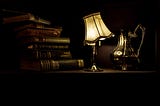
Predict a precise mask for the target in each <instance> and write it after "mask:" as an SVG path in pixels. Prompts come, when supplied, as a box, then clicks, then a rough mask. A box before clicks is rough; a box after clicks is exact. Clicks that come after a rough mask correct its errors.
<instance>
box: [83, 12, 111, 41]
mask: <svg viewBox="0 0 160 106" xmlns="http://www.w3.org/2000/svg"><path fill="white" fill-rule="evenodd" d="M83 19H84V23H85V42H86V43H87V44H88V43H95V42H96V41H97V40H99V39H100V38H109V37H111V36H112V35H113V33H112V32H111V31H110V30H109V29H108V28H107V26H106V25H105V24H104V22H103V20H102V18H101V15H100V12H97V13H92V14H90V15H87V16H84V17H83Z"/></svg>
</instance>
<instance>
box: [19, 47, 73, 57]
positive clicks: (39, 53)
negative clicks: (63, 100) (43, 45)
mask: <svg viewBox="0 0 160 106" xmlns="http://www.w3.org/2000/svg"><path fill="white" fill-rule="evenodd" d="M20 55H21V57H26V58H28V59H32V60H37V59H54V60H59V59H72V54H71V52H70V50H60V49H59V50H24V51H22V52H21V54H20Z"/></svg>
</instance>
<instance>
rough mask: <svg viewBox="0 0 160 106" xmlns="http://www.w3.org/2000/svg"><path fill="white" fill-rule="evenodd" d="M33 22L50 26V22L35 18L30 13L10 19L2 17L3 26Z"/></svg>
mask: <svg viewBox="0 0 160 106" xmlns="http://www.w3.org/2000/svg"><path fill="white" fill-rule="evenodd" d="M28 20H29V21H33V22H36V23H43V24H46V25H51V22H50V21H48V20H45V19H42V18H41V17H39V16H35V15H33V14H31V13H25V14H21V15H17V16H10V17H3V20H2V22H3V24H11V23H17V22H24V21H28Z"/></svg>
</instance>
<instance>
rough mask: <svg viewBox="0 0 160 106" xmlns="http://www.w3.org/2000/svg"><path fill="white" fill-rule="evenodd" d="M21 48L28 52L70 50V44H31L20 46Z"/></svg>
mask: <svg viewBox="0 0 160 106" xmlns="http://www.w3.org/2000/svg"><path fill="white" fill-rule="evenodd" d="M19 48H22V49H28V50H68V49H70V45H69V44H30V45H20V47H19Z"/></svg>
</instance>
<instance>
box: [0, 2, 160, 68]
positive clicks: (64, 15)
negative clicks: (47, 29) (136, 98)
mask: <svg viewBox="0 0 160 106" xmlns="http://www.w3.org/2000/svg"><path fill="white" fill-rule="evenodd" d="M0 8H1V9H11V10H16V11H23V12H31V13H33V14H35V15H38V16H40V17H42V18H44V19H48V20H50V21H51V22H52V25H53V26H62V27H63V31H62V35H61V36H66V37H70V38H71V50H72V53H73V56H74V58H84V60H85V62H86V64H87V65H88V64H89V63H88V62H89V60H90V53H91V50H90V47H86V46H84V45H83V41H84V22H83V16H85V15H88V14H90V13H93V12H101V16H102V18H103V21H104V22H105V24H106V25H107V27H108V28H109V29H110V30H111V31H112V32H113V33H114V34H115V35H116V37H115V38H111V39H107V40H105V41H103V42H102V46H101V47H99V49H98V56H97V64H98V65H99V66H100V67H103V68H110V67H111V61H110V57H109V56H110V53H112V50H113V49H114V48H115V46H116V44H117V38H118V36H119V34H120V29H121V28H128V29H130V30H132V31H133V30H134V28H135V27H136V26H137V25H138V24H139V23H140V24H142V25H143V26H145V27H146V35H145V39H144V43H143V45H142V48H141V51H140V58H141V66H142V67H143V68H144V69H147V70H148V69H152V68H157V67H159V65H160V57H159V54H160V53H159V48H160V47H159V41H160V37H159V36H160V31H159V16H158V14H159V10H160V1H159V0H149V1H146V0H130V1H128V0H75V1H72V0H67V1H65V0H57V1H56V0H41V1H38V0H1V1H0ZM1 36H5V37H4V38H3V37H1V48H5V50H3V49H2V50H1V54H2V55H1V58H5V59H2V60H3V64H2V67H3V68H4V69H6V68H10V69H12V68H15V67H14V63H15V62H14V61H15V60H14V59H16V56H15V54H14V53H13V51H14V48H13V47H12V46H13V45H12V43H13V41H11V38H12V35H1ZM9 39H10V40H9ZM6 55H7V56H6ZM13 57H14V58H13ZM10 65H11V66H10Z"/></svg>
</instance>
